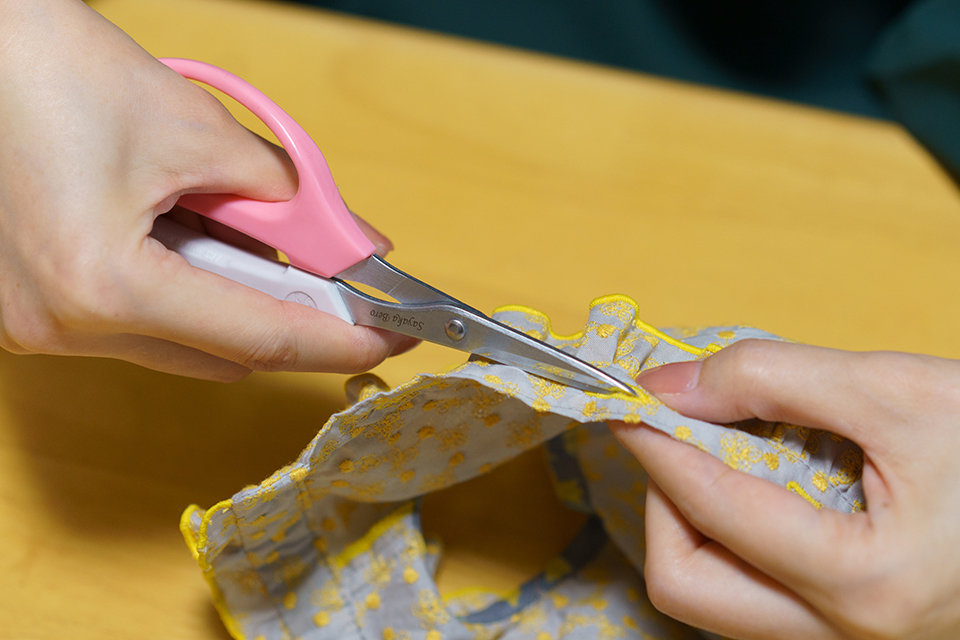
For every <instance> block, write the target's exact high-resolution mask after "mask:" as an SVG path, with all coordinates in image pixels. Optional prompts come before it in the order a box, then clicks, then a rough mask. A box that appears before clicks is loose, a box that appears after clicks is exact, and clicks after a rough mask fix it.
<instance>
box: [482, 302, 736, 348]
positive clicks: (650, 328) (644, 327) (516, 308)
mask: <svg viewBox="0 0 960 640" xmlns="http://www.w3.org/2000/svg"><path fill="white" fill-rule="evenodd" d="M608 302H623V303H625V304H628V305H630V306H631V307H633V310H634V318H637V317H638V316H639V315H640V306H639V305H638V304H637V302H636V301H635V300H634V299H633V298H631V297H630V296H625V295H623V294H619V293H615V294H612V295H608V296H601V297H599V298H595V299H594V300H593V301H592V302H591V303H590V305H589V309H593V308H594V307H596V306H598V305H601V304H606V303H608ZM501 311H503V312H506V311H516V312H519V313H527V314H530V315H533V316H537V317H540V318H543V319H544V320H545V321H546V325H547V332H548V333H549V334H550V337H552V338H553V339H554V340H577V339H578V338H581V337H583V334H584V330H583V329H581V330H580V331H578V332H576V333H573V334H570V335H568V336H564V335H560V334H559V333H556V332H554V330H553V326H552V323H551V322H550V317H549V316H547V314H545V313H543V312H542V311H538V310H537V309H533V308H531V307H525V306H523V305H519V304H508V305H504V306H502V307H497V308H496V309H494V310H493V313H495V314H496V313H499V312H501ZM633 323H634V325H636V327H637V328H638V329H642V330H643V331H646V332H647V333H650V334H652V335H655V336H656V337H657V338H659V339H660V340H663V341H664V342H666V343H667V344H670V345H673V346H674V347H676V348H677V349H680V350H681V351H686V352H687V353H690V354H693V355H695V356H697V357H704V356H708V355H710V354H711V353H715V352H716V351H719V347H718V348H717V349H710V348H709V347H708V348H707V349H701V348H700V347H694V346H693V345H689V344H687V343H686V342H683V341H681V340H677V339H676V338H673V337H671V336H668V335H667V334H665V333H664V332H663V331H660V330H659V329H657V328H656V327H654V326H653V325H650V324H647V323H646V322H644V321H642V320H637V319H635V320H634V321H633ZM711 346H715V345H711Z"/></svg>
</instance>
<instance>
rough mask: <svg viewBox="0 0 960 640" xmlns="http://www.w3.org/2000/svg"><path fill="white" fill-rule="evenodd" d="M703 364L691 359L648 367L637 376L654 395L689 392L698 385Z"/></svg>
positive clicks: (639, 381)
mask: <svg viewBox="0 0 960 640" xmlns="http://www.w3.org/2000/svg"><path fill="white" fill-rule="evenodd" d="M702 364H703V361H702V360H691V361H690V362H674V363H672V364H665V365H662V366H659V367H655V368H653V369H647V370H646V371H644V372H643V373H641V374H640V375H638V376H637V384H639V385H640V386H641V387H643V388H644V389H646V390H647V391H649V392H650V393H652V394H654V395H661V394H677V393H688V392H690V391H693V389H694V388H695V387H696V386H697V381H698V380H699V379H700V366H701V365H702Z"/></svg>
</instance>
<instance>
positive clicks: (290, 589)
mask: <svg viewBox="0 0 960 640" xmlns="http://www.w3.org/2000/svg"><path fill="white" fill-rule="evenodd" d="M494 317H495V318H496V319H498V320H500V321H501V322H505V323H507V324H509V325H511V326H514V327H516V328H518V329H520V330H521V331H524V332H527V333H529V334H530V335H533V336H535V337H537V338H541V339H543V340H545V341H547V342H549V343H551V344H554V345H556V346H558V347H560V348H562V349H564V350H566V351H568V352H570V353H573V354H574V355H576V356H577V357H579V358H581V359H583V360H586V361H588V362H591V363H593V364H595V365H596V366H598V367H600V368H602V369H603V370H605V371H607V372H609V373H610V374H612V375H614V376H616V377H618V378H619V379H621V380H623V381H624V382H626V383H628V384H631V385H633V386H634V387H635V388H637V387H636V386H635V383H634V382H633V378H634V377H635V376H636V374H637V373H638V372H639V371H641V370H642V369H645V368H649V367H652V366H657V365H659V364H664V363H668V362H677V361H683V360H693V359H697V358H703V357H706V356H708V355H710V354H711V353H714V352H716V351H718V350H719V349H721V348H723V347H724V346H726V345H728V344H731V343H733V342H735V341H737V340H742V339H745V338H763V339H777V338H776V337H775V336H772V335H770V334H767V333H764V332H763V331H759V330H757V329H751V328H745V327H733V328H729V327H723V328H707V329H699V330H690V331H684V330H673V331H670V330H668V331H665V332H663V331H658V330H656V329H654V328H653V327H650V326H649V325H646V324H645V323H643V322H642V321H640V320H639V319H638V318H637V307H636V304H635V303H634V302H633V301H632V300H630V299H629V298H626V297H623V296H608V297H606V298H600V299H598V300H596V301H594V303H593V304H592V305H591V309H590V319H589V322H588V324H587V326H586V327H585V328H584V330H583V331H582V332H580V333H578V334H577V335H574V336H566V337H564V336H557V335H555V334H553V333H552V332H551V331H550V327H549V321H548V320H547V318H546V317H544V316H543V315H542V314H539V313H537V312H535V311H533V310H530V309H525V308H521V307H506V308H503V309H500V310H498V312H497V313H496V314H495V315H494ZM637 390H638V393H639V395H638V396H637V397H630V396H627V395H623V394H609V395H599V394H591V393H587V392H583V391H579V390H577V389H573V388H569V387H565V386H563V385H560V384H556V383H553V382H550V381H546V380H543V379H541V378H537V377H534V376H531V375H528V374H526V373H523V372H522V371H519V370H517V369H514V368H511V367H507V366H503V365H499V364H493V363H488V362H479V361H478V362H467V363H465V364H463V365H461V366H460V367H458V368H456V369H455V370H453V371H450V372H448V373H444V374H436V375H421V376H418V377H416V378H414V379H413V380H411V381H410V382H407V383H406V384H403V385H401V386H399V387H396V388H394V389H392V390H391V389H389V388H387V387H386V385H383V383H382V382H380V381H379V380H378V379H376V378H375V377H374V376H369V375H368V376H361V377H359V378H357V379H354V380H353V381H351V383H350V384H349V385H348V393H349V394H351V395H352V396H353V397H354V398H355V400H356V402H355V404H353V406H351V407H350V408H348V409H346V410H345V411H343V412H341V413H339V414H336V415H334V416H333V417H331V418H330V420H329V421H328V422H327V424H326V425H324V427H323V429H321V431H320V433H319V434H318V435H317V436H316V437H315V438H314V440H313V441H312V442H311V443H310V445H309V446H308V447H307V448H306V450H305V451H304V452H303V453H302V454H301V455H300V457H299V458H298V459H297V461H296V462H294V463H293V464H291V465H289V466H287V467H285V468H283V469H281V470H279V471H277V472H276V473H275V474H274V475H273V476H271V477H270V478H268V479H267V480H265V481H264V482H262V483H261V484H260V485H258V486H255V487H248V488H246V489H243V490H242V491H240V492H239V493H237V494H236V495H235V496H233V498H231V499H229V500H225V501H224V502H221V503H219V504H217V505H215V506H214V507H212V508H210V509H208V510H206V511H204V510H202V509H200V508H199V507H195V506H194V507H191V508H190V509H188V510H187V512H186V513H184V518H183V522H182V529H183V532H184V536H185V538H186V540H187V542H188V544H189V545H190V547H191V549H193V550H194V553H195V555H196V557H197V560H198V562H199V564H200V566H201V568H202V570H203V571H204V574H205V576H206V578H207V579H208V581H209V583H210V585H211V587H212V590H213V594H214V599H215V602H216V604H217V607H218V609H219V610H220V612H221V615H222V616H223V618H224V621H225V623H226V624H227V626H228V628H229V630H230V631H231V633H232V634H233V635H234V637H236V638H248V639H250V640H255V639H260V638H263V639H265V640H279V639H281V638H290V639H293V638H302V639H311V640H320V639H325V638H338V639H346V640H354V639H355V640H360V639H364V640H372V639H376V640H380V639H383V640H406V639H411V640H412V639H415V638H416V639H420V638H422V639H425V640H454V639H457V640H459V639H466V638H477V639H481V640H482V639H487V638H490V639H492V638H502V639H504V640H521V639H523V640H547V639H556V638H564V639H567V638H569V639H574V638H646V639H649V638H687V637H695V635H696V634H697V633H698V632H696V631H695V630H693V629H690V628H688V627H685V626H683V625H680V624H679V623H677V622H675V621H673V620H670V619H669V618H666V617H665V616H662V615H661V614H659V613H657V612H656V611H654V610H653V608H652V607H651V606H650V604H649V602H648V600H647V599H646V596H645V590H644V586H643V580H642V577H641V572H642V567H643V555H644V540H643V504H644V495H645V488H646V476H645V474H644V472H643V469H642V468H640V465H639V463H638V462H637V461H636V459H635V458H633V457H632V456H631V455H629V453H627V452H626V451H625V450H624V449H623V448H622V447H621V446H620V445H619V444H618V443H617V442H616V440H614V439H613V437H612V436H611V434H610V433H609V432H608V431H607V429H606V427H605V425H604V424H603V423H602V421H604V420H608V419H616V420H624V421H626V422H633V423H638V422H644V423H647V424H649V425H651V426H653V427H655V428H657V429H660V430H662V431H664V432H666V433H668V434H669V435H671V436H673V437H674V438H677V439H679V440H682V441H684V442H687V443H689V444H691V445H692V446H696V447H699V448H700V449H702V450H704V451H707V452H709V453H710V454H712V455H715V456H717V457H718V458H720V459H721V460H723V461H724V462H725V463H726V464H728V465H729V466H731V467H733V468H735V469H739V470H741V471H743V472H746V473H749V474H751V475H755V476H758V477H761V478H766V479H768V480H770V481H772V482H775V483H777V484H779V485H781V486H783V487H785V488H786V489H787V490H791V491H794V492H796V493H798V494H799V495H801V496H803V497H804V498H805V499H806V500H808V501H809V502H810V503H811V504H813V505H814V506H815V507H817V508H820V507H828V508H831V509H836V510H840V511H845V512H851V511H857V510H860V509H863V508H864V504H863V493H862V490H861V487H860V470H861V467H862V454H861V452H860V450H859V449H858V448H857V447H856V445H854V444H853V443H851V442H849V441H846V440H843V439H841V438H838V437H836V436H833V435H830V434H827V433H824V432H819V431H815V430H810V429H805V428H800V427H796V426H792V425H787V424H769V423H761V422H757V421H752V422H747V423H742V424H737V425H733V426H720V425H714V424H709V423H705V422H700V421H697V420H691V419H689V418H685V417H683V416H681V415H679V414H677V413H676V412H674V411H672V410H670V409H669V408H667V407H665V406H664V405H662V404H661V403H660V402H659V401H657V400H656V399H655V398H653V397H652V396H650V395H648V394H646V393H644V392H643V390H642V389H639V388H637ZM543 443H546V450H547V454H548V458H549V460H550V465H551V469H552V473H553V475H554V481H555V487H556V490H557V494H558V495H559V497H560V498H561V499H562V500H563V501H564V502H565V503H566V504H568V505H569V506H570V507H571V508H574V509H579V510H582V511H586V512H589V513H592V514H594V517H593V518H591V519H590V520H589V521H588V523H587V525H586V526H585V527H584V529H583V530H582V531H581V532H580V534H579V535H578V536H577V538H576V539H575V540H574V541H573V542H572V543H571V544H570V546H569V547H568V548H567V549H566V550H565V551H564V552H563V553H562V554H561V556H560V557H558V558H556V559H555V560H554V561H553V562H551V563H550V564H549V565H548V566H547V567H545V568H544V571H543V573H542V574H540V575H539V576H536V577H535V578H533V579H531V580H530V581H528V582H527V583H525V584H524V585H523V586H521V587H520V589H519V590H518V591H517V592H516V593H515V594H511V595H510V596H509V597H502V596H497V595H494V594H483V593H480V594H471V595H470V596H462V597H459V598H457V597H454V598H447V599H446V600H444V599H442V598H441V597H440V595H439V593H438V592H437V589H436V585H435V583H434V580H433V575H434V570H435V567H436V564H437V554H438V553H440V551H439V550H438V549H435V548H433V547H431V545H428V544H427V543H426V542H425V540H424V539H423V536H422V533H421V531H420V527H419V517H418V501H417V500H416V498H417V497H418V496H421V495H424V494H426V493H430V492H432V491H436V490H438V489H441V488H444V487H448V486H450V485H452V484H455V483H457V482H462V481H464V480H467V479H470V478H473V477H475V476H478V475H480V474H484V473H487V472H489V471H490V470H491V469H493V468H494V467H496V466H497V465H499V464H501V463H503V462H505V461H507V460H509V459H511V458H513V457H514V456H516V455H517V454H519V453H521V452H523V451H526V450H528V449H531V448H533V447H536V446H539V445H541V444H543Z"/></svg>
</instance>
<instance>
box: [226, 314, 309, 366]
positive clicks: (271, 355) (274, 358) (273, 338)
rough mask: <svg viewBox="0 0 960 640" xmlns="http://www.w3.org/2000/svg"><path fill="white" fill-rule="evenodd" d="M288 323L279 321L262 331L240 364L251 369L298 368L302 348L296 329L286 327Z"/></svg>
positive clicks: (240, 360)
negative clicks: (291, 329)
mask: <svg viewBox="0 0 960 640" xmlns="http://www.w3.org/2000/svg"><path fill="white" fill-rule="evenodd" d="M286 325H287V323H283V322H281V323H279V324H278V325H276V326H274V327H273V328H271V329H269V330H267V331H265V332H262V333H261V334H260V335H259V337H258V339H257V341H256V342H255V343H254V344H253V346H252V347H251V348H249V349H248V350H247V351H246V354H245V355H244V356H243V357H242V358H240V359H239V360H238V362H239V364H241V365H243V366H244V367H246V368H248V369H250V370H251V371H265V372H276V371H290V370H292V369H296V368H297V364H298V363H299V361H300V349H299V345H298V340H297V335H296V332H295V331H290V330H289V329H287V328H286Z"/></svg>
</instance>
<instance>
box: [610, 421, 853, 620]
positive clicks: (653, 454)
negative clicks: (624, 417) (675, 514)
mask: <svg viewBox="0 0 960 640" xmlns="http://www.w3.org/2000/svg"><path fill="white" fill-rule="evenodd" d="M610 426H611V429H612V431H613V433H614V435H615V436H616V437H617V438H618V439H619V440H620V442H621V443H622V444H623V445H624V446H625V447H626V448H627V449H628V450H629V451H630V452H631V453H633V454H634V455H635V456H636V457H637V458H638V459H639V460H640V462H641V464H642V465H643V466H644V468H645V469H646V471H647V473H648V474H649V475H650V477H651V478H652V479H653V480H654V482H656V484H657V485H658V486H659V487H660V489H661V490H662V491H663V492H664V494H666V496H667V497H669V499H670V501H671V502H672V503H673V504H674V505H676V507H677V509H679V510H680V513H681V514H682V515H683V517H684V518H685V519H686V520H687V521H688V522H690V523H691V524H692V525H693V526H694V527H695V528H696V529H697V530H698V531H700V532H701V533H703V534H704V535H705V536H707V537H708V538H710V539H712V540H716V541H717V542H718V543H720V544H721V545H723V546H724V547H725V548H727V549H729V550H730V551H732V552H733V553H734V554H736V555H737V556H739V557H740V558H743V559H744V560H745V561H746V562H748V563H749V564H750V565H752V566H754V567H756V568H757V569H759V570H760V571H762V572H763V573H765V574H766V575H769V576H770V577H772V578H773V579H774V580H777V581H778V582H780V583H782V584H783V585H785V586H787V587H788V588H790V589H791V590H792V591H794V592H795V593H797V594H798V595H800V596H801V597H802V598H804V599H805V600H807V601H808V602H811V604H814V605H815V606H829V604H830V603H829V602H824V601H823V600H824V589H823V585H822V584H821V582H822V581H823V580H824V578H825V577H826V576H837V575H841V574H843V573H844V572H845V571H846V567H848V566H851V565H852V566H856V565H857V563H858V562H859V561H860V560H859V557H860V556H859V554H860V553H862V552H864V551H865V550H866V549H868V548H869V546H870V535H869V531H870V529H869V520H868V516H867V514H866V513H857V514H841V513H838V512H835V511H831V510H829V509H820V510H817V509H814V508H813V507H811V505H810V504H809V503H807V502H806V501H805V500H804V499H802V498H801V497H800V496H798V495H796V494H793V493H790V492H788V491H786V490H785V489H784V488H783V487H779V486H777V485H776V484H774V483H772V482H769V481H767V480H761V479H759V478H754V477H752V476H749V475H747V474H745V473H742V472H739V471H736V470H734V469H731V468H730V467H728V466H727V465H725V464H724V463H723V462H722V461H720V460H719V459H717V458H714V457H713V456H711V455H709V454H706V453H704V452H702V451H699V450H698V449H696V448H695V447H691V446H689V445H687V444H684V443H681V442H677V441H675V440H673V439H671V438H670V437H668V436H666V435H664V434H662V433H660V432H658V431H656V430H654V429H652V428H649V427H646V426H639V427H638V426H633V425H626V424H624V423H611V425H610Z"/></svg>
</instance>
